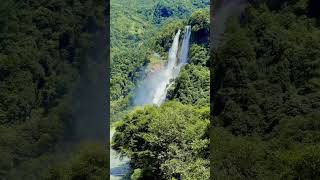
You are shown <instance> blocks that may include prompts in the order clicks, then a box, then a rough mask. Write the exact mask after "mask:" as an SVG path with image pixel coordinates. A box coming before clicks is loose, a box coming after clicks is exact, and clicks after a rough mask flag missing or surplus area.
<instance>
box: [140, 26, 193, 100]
mask: <svg viewBox="0 0 320 180" xmlns="http://www.w3.org/2000/svg"><path fill="white" fill-rule="evenodd" d="M180 33H181V31H180V30H178V32H177V33H176V35H175V37H174V39H173V43H172V46H171V48H170V50H169V55H168V63H167V65H166V66H165V68H164V69H160V70H158V71H156V72H154V73H151V74H149V75H148V76H147V78H146V79H144V81H143V82H142V83H141V84H140V86H139V87H138V88H137V90H136V96H135V99H134V105H145V104H155V105H158V106H159V105H161V104H162V103H163V102H164V101H165V100H166V96H167V90H168V88H169V87H170V85H171V84H172V82H173V81H174V79H175V78H176V77H177V76H178V75H179V72H180V69H181V67H182V66H183V65H184V64H186V63H187V60H188V51H189V41H190V35H191V27H190V26H186V27H185V32H184V38H183V41H182V44H181V48H180V49H179V37H180ZM179 50H180V51H179ZM178 53H179V55H178Z"/></svg>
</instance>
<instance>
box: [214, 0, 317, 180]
mask: <svg viewBox="0 0 320 180" xmlns="http://www.w3.org/2000/svg"><path fill="white" fill-rule="evenodd" d="M319 12H320V4H319V2H318V1H316V0H290V1H289V0H282V1H272V0H261V1H259V0H257V1H251V3H250V4H249V6H248V7H247V9H246V10H245V12H244V14H243V15H242V16H241V17H240V18H233V19H230V20H229V22H228V23H227V29H226V31H225V34H224V38H223V41H222V42H221V44H220V45H219V47H218V48H217V49H216V50H215V52H214V53H213V54H214V57H213V63H214V67H213V69H214V81H213V86H214V92H213V103H214V104H213V111H212V114H213V122H212V127H213V128H212V131H211V133H212V134H211V142H212V146H211V147H212V148H211V155H212V162H213V163H212V164H211V166H212V167H213V168H212V170H213V171H212V172H211V175H212V176H213V177H214V178H215V179H318V178H319V177H320V171H319V169H320V163H319V162H320V146H319V143H320V126H319V125H320V124H319V123H320V114H319V112H320V89H319V88H320V79H319V78H320V74H319V73H320V26H319V25H320V24H319V20H320V16H319V15H320V14H319Z"/></svg>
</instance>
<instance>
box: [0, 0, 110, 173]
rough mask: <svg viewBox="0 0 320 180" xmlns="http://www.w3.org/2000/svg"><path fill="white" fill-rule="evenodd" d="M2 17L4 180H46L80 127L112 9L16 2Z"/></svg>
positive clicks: (89, 2) (56, 1)
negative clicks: (94, 58) (81, 94)
mask: <svg viewBox="0 0 320 180" xmlns="http://www.w3.org/2000/svg"><path fill="white" fill-rule="evenodd" d="M0 9H1V18H0V24H1V25H0V26H1V27H0V132H1V138H0V154H1V156H3V157H4V158H3V159H1V161H0V166H1V170H0V179H22V178H23V177H24V178H26V179H44V177H46V176H47V175H48V170H49V166H50V163H49V162H52V159H54V157H51V156H55V155H52V154H53V152H55V151H56V146H57V145H58V144H60V145H61V143H62V141H63V139H64V138H65V137H66V136H67V134H72V133H71V132H70V131H72V130H71V129H69V128H68V124H70V123H71V124H73V125H75V124H76V122H75V119H74V117H73V114H72V113H73V112H72V102H73V101H74V99H73V95H72V94H73V93H74V91H75V87H76V86H77V85H78V82H79V75H80V73H81V72H82V71H83V69H84V67H85V66H90V64H91V63H92V62H90V61H89V60H91V59H90V57H91V55H92V54H91V52H92V51H93V44H92V42H95V39H96V36H97V35H98V34H99V33H101V31H102V29H103V27H104V26H105V22H104V14H103V12H104V9H105V7H104V3H103V2H99V1H93V0H84V1H81V2H80V1H61V0H50V1H46V2H42V1H35V0H30V1H11V0H9V1H6V2H3V3H1V5H0ZM56 156H57V157H58V156H59V155H56Z"/></svg>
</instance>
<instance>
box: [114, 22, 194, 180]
mask: <svg viewBox="0 0 320 180" xmlns="http://www.w3.org/2000/svg"><path fill="white" fill-rule="evenodd" d="M180 33H181V31H180V30H178V32H177V33H176V35H175V37H174V39H173V43H172V46H171V48H170V50H169V56H168V63H167V65H166V66H165V67H164V68H163V69H160V70H158V71H156V72H154V73H150V74H149V75H148V76H147V77H146V79H144V81H143V82H142V83H141V84H140V86H139V87H138V88H137V90H136V94H135V99H134V106H135V105H145V104H156V105H161V104H162V103H163V102H164V101H165V100H166V96H167V90H168V88H169V87H170V86H171V85H172V82H173V81H174V79H175V78H176V77H177V76H178V75H179V72H180V69H181V67H182V66H183V65H184V64H186V63H187V61H188V51H189V41H190V35H191V27H190V26H186V27H185V30H184V37H183V41H182V44H181V48H180V49H179V38H180ZM178 53H179V54H178ZM113 132H114V131H113V130H112V131H111V137H110V139H112V135H113ZM110 152H111V154H110V155H111V157H110V162H111V164H110V166H111V172H110V180H118V179H122V178H123V177H124V176H125V175H126V174H128V173H129V172H130V165H129V161H130V160H129V159H128V158H126V157H124V158H123V159H120V158H119V157H118V156H117V154H116V152H115V151H114V150H113V149H111V151H110Z"/></svg>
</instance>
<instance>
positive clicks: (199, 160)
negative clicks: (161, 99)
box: [113, 101, 209, 179]
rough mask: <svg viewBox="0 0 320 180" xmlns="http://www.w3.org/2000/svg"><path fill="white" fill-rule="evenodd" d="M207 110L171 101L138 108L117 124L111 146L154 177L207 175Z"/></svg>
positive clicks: (135, 165)
mask: <svg viewBox="0 0 320 180" xmlns="http://www.w3.org/2000/svg"><path fill="white" fill-rule="evenodd" d="M208 113H209V108H206V110H204V111H203V110H199V109H197V108H195V107H193V106H190V105H182V104H181V103H178V102H174V101H171V102H168V103H165V104H163V105H162V106H161V107H159V108H158V107H156V106H146V107H145V108H143V109H140V108H138V109H136V110H135V111H133V112H131V113H130V114H128V115H127V116H126V117H125V118H124V120H123V121H122V123H119V124H118V125H117V127H116V131H117V132H116V133H115V134H114V139H113V140H114V144H113V147H114V148H115V149H116V150H118V151H119V152H121V153H122V154H125V155H127V156H129V157H130V158H131V162H132V164H133V167H134V168H140V169H142V170H143V171H151V172H152V175H153V177H163V178H167V179H168V178H172V177H176V178H179V177H181V178H183V179H192V177H196V176H202V177H205V178H208V177H209V174H208V167H209V161H208V153H207V152H208V151H207V150H208V148H209V147H208V145H209V139H208V138H209V137H208V134H207V130H208V127H209V119H207V117H208ZM138 174H141V170H136V171H135V174H134V175H135V176H138Z"/></svg>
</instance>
